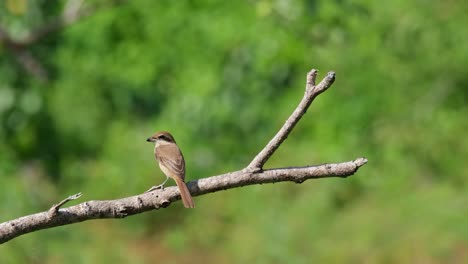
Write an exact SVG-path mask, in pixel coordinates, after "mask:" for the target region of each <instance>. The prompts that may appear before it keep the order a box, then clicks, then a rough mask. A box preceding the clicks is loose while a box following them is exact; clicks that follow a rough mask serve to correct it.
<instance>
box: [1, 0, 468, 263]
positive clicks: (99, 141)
mask: <svg viewBox="0 0 468 264" xmlns="http://www.w3.org/2000/svg"><path fill="white" fill-rule="evenodd" d="M62 2H63V1H26V0H22V1H16V2H15V1H14V0H11V1H5V2H1V4H0V22H1V24H2V25H4V27H5V28H6V29H7V30H8V31H9V32H10V34H11V35H12V36H14V37H17V38H20V37H21V36H24V35H25V34H26V33H27V32H28V31H30V30H31V29H34V28H35V27H36V26H37V25H40V24H41V23H44V22H46V21H48V20H50V19H51V18H52V17H54V16H56V15H57V14H59V13H60V12H61V10H62ZM91 2H92V1H91ZM96 2H99V3H100V4H102V2H103V1H96ZM104 2H106V1H104ZM88 3H89V2H88ZM467 12H468V3H467V2H464V1H402V0H397V1H388V2H382V1H366V0H361V1H346V0H345V1H338V0H335V1H325V0H317V1H305V0H304V1H299V0H298V1H293V0H263V1H231V2H229V1H227V2H226V1H212V0H211V1H210V0H205V1H151V0H136V1H128V2H125V3H123V4H121V5H118V6H116V7H113V8H105V9H101V10H100V11H98V12H96V13H94V14H93V15H92V16H89V17H86V18H84V19H82V20H81V21H80V22H79V23H75V24H73V25H72V26H69V27H66V28H65V29H64V30H61V31H59V32H56V33H54V34H51V35H48V37H47V38H45V39H43V40H42V41H40V42H38V43H37V44H35V45H33V46H31V47H30V50H31V52H32V53H33V54H34V56H36V57H37V58H38V59H39V60H40V61H41V62H42V63H43V64H44V65H45V67H46V69H47V70H48V72H49V74H50V81H49V82H40V81H38V80H37V79H36V78H34V77H32V76H31V75H30V74H28V73H27V72H25V71H24V70H23V68H22V67H21V66H20V65H19V64H18V63H17V62H16V60H15V57H14V55H12V54H11V53H10V52H9V50H8V49H7V48H6V47H5V46H0V122H1V123H0V188H1V189H0V221H1V222H3V221H7V220H10V219H13V218H17V217H19V216H23V215H27V214H30V213H35V212H38V211H43V210H46V209H47V208H49V207H50V205H51V204H53V203H56V202H57V201H59V200H61V199H63V198H64V197H66V196H68V195H70V194H73V193H77V192H83V194H84V195H83V197H82V198H81V199H80V200H79V201H84V200H95V199H114V198H119V197H124V196H129V195H135V194H137V193H140V192H142V191H144V190H146V189H147V188H149V187H150V186H152V185H154V184H156V183H159V182H160V181H162V180H163V175H162V173H161V172H160V171H159V169H158V168H157V166H156V165H155V162H154V158H153V155H152V146H150V145H149V144H147V142H145V139H146V138H147V137H148V136H149V135H151V134H152V133H153V132H154V131H156V130H168V131H172V132H173V134H174V136H175V137H176V139H177V141H178V143H179V145H180V146H181V148H182V150H183V152H184V155H185V156H186V160H187V178H188V180H192V179H197V178H203V177H207V176H210V175H215V174H219V173H223V172H227V171H231V170H237V169H240V168H242V167H243V166H245V165H246V164H247V163H248V162H249V161H250V159H251V158H252V157H253V156H254V155H255V154H256V153H257V152H258V151H259V150H260V149H261V148H262V147H263V146H264V145H265V143H266V142H267V141H268V140H269V139H270V138H271V136H273V134H274V133H276V131H277V129H278V128H279V127H280V126H281V125H282V123H283V122H284V120H285V118H287V117H288V115H289V114H290V113H291V111H292V110H293V109H294V108H295V106H296V104H297V103H298V101H299V100H300V98H301V97H302V93H303V89H304V84H305V76H306V73H307V71H309V70H310V69H311V68H317V69H319V70H320V72H321V75H320V78H321V77H323V75H324V74H325V72H326V71H328V70H334V71H336V72H337V80H336V82H335V84H334V85H333V86H332V88H331V89H330V90H329V91H327V92H326V93H324V94H323V95H321V96H320V97H319V98H318V99H317V100H316V101H315V102H314V104H313V105H312V107H311V109H310V110H309V111H308V113H307V114H306V115H305V116H304V118H303V119H302V121H301V122H300V123H299V125H298V127H297V128H296V129H295V130H294V131H293V132H292V134H291V135H290V136H289V138H288V140H287V141H286V142H285V143H284V144H283V145H282V146H281V148H280V149H279V150H278V152H277V153H276V154H275V155H274V156H273V157H272V159H271V160H270V161H269V162H268V164H267V167H280V166H293V165H310V164H318V163H323V162H339V161H347V160H350V159H354V158H357V157H359V156H365V157H367V158H368V159H369V163H368V164H367V165H366V166H365V167H363V168H362V169H361V170H360V171H359V172H358V174H357V175H355V176H353V177H351V178H348V179H346V180H343V179H323V180H317V181H307V182H305V183H303V184H301V185H296V184H292V183H281V184H273V185H262V186H250V187H246V188H238V189H234V190H229V191H226V192H220V193H215V194H210V195H205V196H202V197H197V198H195V202H196V204H197V208H196V210H184V209H183V208H182V206H181V204H180V203H177V204H174V205H173V206H171V207H170V208H167V209H165V210H161V211H154V212H149V213H145V214H141V215H138V216H133V217H129V218H126V219H124V220H98V221H89V222H85V223H80V224H76V225H69V226H64V227H59V228H53V229H49V230H43V231H39V232H34V233H31V234H27V235H24V236H21V237H19V238H17V239H14V240H12V241H10V242H8V243H6V244H4V245H1V246H0V262H1V263H154V262H161V263H311V262H317V263H466V262H468V221H467V215H468V210H467V208H468V207H467V204H468V195H467V191H468V179H467V176H468V166H467V165H466V164H467V163H466V162H467V160H468V137H467V134H466V131H468V121H467V115H468V108H467V99H468V89H467V87H468V77H467V76H468V74H467V66H468V65H467V61H468V45H467V44H468V27H466V25H467V24H468V16H466V14H467Z"/></svg>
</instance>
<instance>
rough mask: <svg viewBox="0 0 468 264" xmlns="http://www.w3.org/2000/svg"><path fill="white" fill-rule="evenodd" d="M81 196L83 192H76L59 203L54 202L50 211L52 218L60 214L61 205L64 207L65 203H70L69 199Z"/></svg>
mask: <svg viewBox="0 0 468 264" xmlns="http://www.w3.org/2000/svg"><path fill="white" fill-rule="evenodd" d="M80 197H81V193H80V192H79V193H76V194H74V195H70V196H68V197H67V198H65V199H64V200H63V201H61V202H60V203H58V204H54V205H53V206H52V207H51V208H50V209H49V211H48V215H49V217H50V218H52V217H55V216H56V215H57V214H58V211H59V209H60V207H62V206H63V205H64V204H66V203H68V202H69V201H72V200H76V199H78V198H80Z"/></svg>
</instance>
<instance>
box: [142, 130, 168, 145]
mask: <svg viewBox="0 0 468 264" xmlns="http://www.w3.org/2000/svg"><path fill="white" fill-rule="evenodd" d="M146 141H148V142H154V143H156V142H158V141H159V142H166V143H175V140H174V137H173V136H172V135H171V134H170V133H169V132H167V131H160V132H156V133H155V134H154V135H152V136H151V137H149V138H147V139H146Z"/></svg>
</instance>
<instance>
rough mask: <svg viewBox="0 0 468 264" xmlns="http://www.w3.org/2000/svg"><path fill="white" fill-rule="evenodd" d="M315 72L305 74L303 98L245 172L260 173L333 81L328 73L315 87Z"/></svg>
mask: <svg viewBox="0 0 468 264" xmlns="http://www.w3.org/2000/svg"><path fill="white" fill-rule="evenodd" d="M317 72H318V71H317V70H315V69H313V70H311V71H310V72H309V73H308V74H307V82H306V89H305V93H304V97H303V98H302V100H301V102H300V103H299V105H298V106H297V108H296V110H294V112H293V113H292V114H291V116H290V117H289V118H288V120H286V122H285V123H284V125H283V127H281V129H280V130H279V131H278V133H276V135H275V136H274V137H273V139H271V140H270V142H268V144H267V145H266V146H265V148H263V149H262V151H260V153H258V155H257V156H256V157H255V158H254V159H253V160H252V162H250V164H249V165H248V166H247V168H245V171H249V172H257V171H261V170H262V169H263V165H264V164H265V163H266V162H267V161H268V159H269V158H270V157H271V155H273V153H275V151H276V150H277V149H278V147H279V146H280V145H281V143H283V141H284V140H285V139H286V138H287V137H288V135H289V133H291V131H292V130H293V128H294V126H296V124H297V123H298V122H299V120H300V119H301V117H302V116H303V115H304V114H305V112H306V111H307V109H308V108H309V106H310V104H311V103H312V101H314V99H315V97H317V96H318V95H319V94H321V93H322V92H324V91H325V90H327V89H328V88H329V87H330V86H331V85H332V84H333V82H334V81H335V73H334V72H329V73H328V74H327V76H326V77H325V78H324V79H323V80H322V81H321V82H320V84H319V85H317V86H315V78H316V77H317Z"/></svg>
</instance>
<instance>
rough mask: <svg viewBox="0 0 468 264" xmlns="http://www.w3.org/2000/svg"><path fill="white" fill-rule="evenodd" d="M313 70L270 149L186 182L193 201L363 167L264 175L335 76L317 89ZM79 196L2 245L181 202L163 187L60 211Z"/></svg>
mask: <svg viewBox="0 0 468 264" xmlns="http://www.w3.org/2000/svg"><path fill="white" fill-rule="evenodd" d="M316 75H317V71H316V70H312V71H310V72H309V74H308V75H307V87H306V94H305V95H304V98H303V99H302V101H301V102H300V104H299V106H298V107H297V108H296V110H295V111H294V112H293V114H292V115H291V117H289V118H288V120H287V121H286V123H285V125H284V126H283V127H282V128H281V129H280V131H279V132H278V133H277V134H276V136H275V137H274V138H273V139H272V140H271V141H270V143H268V145H267V146H266V147H265V148H264V149H263V150H262V151H261V152H260V153H259V154H258V155H257V156H256V157H255V159H254V160H253V161H252V163H251V164H250V165H249V166H248V167H246V168H244V169H242V170H239V171H235V172H230V173H226V174H222V175H218V176H212V177H208V178H203V179H199V180H196V181H191V182H189V183H187V186H188V188H189V190H190V193H191V194H192V196H199V195H203V194H207V193H212V192H217V191H220V190H227V189H232V188H237V187H242V186H247V185H254V184H264V183H275V182H284V181H291V182H296V183H302V182H304V181H306V180H309V179H319V178H330V177H341V178H346V177H348V176H351V175H353V174H354V173H355V172H356V171H357V170H358V169H359V168H360V167H361V166H363V165H364V164H366V163H367V159H365V158H358V159H356V160H354V161H348V162H343V163H335V164H322V165H318V166H305V167H288V168H278V169H268V170H263V169H262V166H263V164H265V162H266V161H267V160H268V158H269V157H270V156H271V155H272V154H273V152H274V151H275V150H276V149H277V148H278V147H279V145H280V144H281V143H282V142H283V141H284V140H285V139H286V137H287V135H288V134H289V133H290V132H291V130H292V129H293V128H294V125H295V124H296V123H297V122H298V121H299V119H300V118H301V117H302V115H304V113H305V112H306V110H307V108H308V106H309V105H310V104H311V102H312V100H313V99H314V98H315V97H316V96H317V95H318V94H320V93H322V92H323V91H325V90H326V89H327V88H328V87H330V86H331V85H332V83H333V81H334V78H335V74H334V73H333V72H330V73H328V75H327V76H326V77H325V79H324V80H322V82H320V84H318V85H317V86H316V85H315V77H316ZM80 196H81V193H78V194H76V195H73V196H70V197H68V198H67V199H65V200H63V201H62V202H60V203H58V204H57V205H54V206H52V207H51V208H50V209H49V210H48V211H45V212H41V213H36V214H32V215H28V216H24V217H21V218H17V219H14V220H11V221H8V222H4V223H1V224H0V244H1V243H5V242H7V241H9V240H11V239H13V238H15V237H18V236H21V235H23V234H26V233H30V232H34V231H37V230H41V229H46V228H51V227H55V226H61V225H67V224H73V223H78V222H83V221H87V220H92V219H104V218H124V217H126V216H129V215H134V214H139V213H142V212H146V211H150V210H154V209H159V208H165V207H167V206H169V205H171V204H172V202H174V201H177V200H180V193H179V190H178V188H177V187H167V188H164V189H163V190H155V191H153V192H149V193H143V194H139V195H136V196H131V197H126V198H122V199H117V200H108V201H88V202H84V203H81V204H78V205H75V206H71V207H68V208H63V209H60V210H59V208H60V207H61V206H63V205H64V204H65V203H67V202H69V201H71V200H74V199H77V198H79V197H80Z"/></svg>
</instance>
